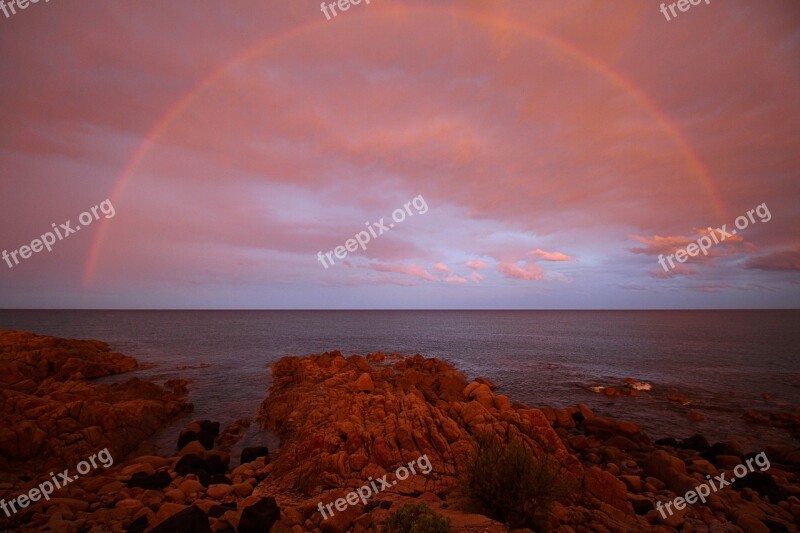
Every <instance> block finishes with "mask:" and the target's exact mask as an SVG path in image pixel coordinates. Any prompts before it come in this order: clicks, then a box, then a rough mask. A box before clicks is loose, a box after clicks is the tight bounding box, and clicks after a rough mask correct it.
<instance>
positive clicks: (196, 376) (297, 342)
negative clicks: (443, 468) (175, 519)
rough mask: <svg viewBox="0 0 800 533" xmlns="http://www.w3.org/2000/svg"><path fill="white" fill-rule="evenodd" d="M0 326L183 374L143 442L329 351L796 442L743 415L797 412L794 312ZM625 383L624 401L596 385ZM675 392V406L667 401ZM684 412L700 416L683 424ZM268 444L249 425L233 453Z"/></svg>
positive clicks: (42, 321) (743, 439)
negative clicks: (631, 388)
mask: <svg viewBox="0 0 800 533" xmlns="http://www.w3.org/2000/svg"><path fill="white" fill-rule="evenodd" d="M0 329H11V330H18V331H31V332H34V333H37V334H42V335H53V336H57V337H65V338H78V339H99V340H102V341H105V342H108V343H109V344H110V345H111V347H112V349H113V350H114V351H118V352H121V353H124V354H126V355H130V356H133V357H136V358H137V359H138V360H139V362H140V363H143V364H146V365H150V368H148V369H144V370H140V371H136V372H134V373H131V374H125V375H123V376H114V377H107V378H101V379H100V380H99V381H101V382H109V381H114V380H121V379H127V378H128V377H132V376H138V377H141V378H143V379H148V380H153V381H156V382H164V381H166V380H169V379H176V378H177V379H187V380H190V382H191V383H190V385H189V390H190V396H189V400H190V401H191V402H192V403H193V404H194V412H193V413H191V414H190V415H187V416H186V417H183V418H181V419H179V420H176V421H175V422H174V423H172V424H171V425H170V426H168V427H166V428H164V430H162V431H161V432H160V433H159V434H157V435H155V436H153V438H152V441H151V444H153V445H154V446H156V447H157V448H159V449H160V450H161V451H164V452H168V451H172V450H174V448H175V442H176V440H177V435H178V432H179V431H180V429H181V428H182V427H183V426H185V424H186V423H188V421H189V420H191V419H195V418H202V419H210V420H214V421H218V422H220V423H221V424H222V426H225V425H226V424H228V423H230V422H232V421H234V420H236V419H240V418H251V419H252V418H254V417H255V414H256V412H257V409H258V406H259V404H260V403H261V402H262V401H263V399H264V398H265V397H266V395H267V391H268V388H269V386H270V384H271V377H270V372H269V368H270V365H271V363H274V362H275V361H277V360H278V359H280V358H281V357H283V356H285V355H298V356H302V355H307V354H317V353H322V352H325V351H333V350H339V351H341V352H342V353H343V354H345V355H350V354H354V353H357V354H362V355H366V354H367V353H374V352H379V351H381V352H385V353H392V352H397V353H403V354H410V355H413V354H417V353H419V354H422V355H424V356H426V357H438V358H441V359H444V360H447V361H449V362H451V363H452V364H453V365H454V366H455V367H457V368H458V369H460V370H461V371H463V372H464V373H465V374H466V375H467V377H468V378H475V377H478V376H483V377H486V378H489V379H490V380H492V381H493V382H494V383H495V384H496V385H497V389H496V391H495V393H496V394H505V395H507V396H508V397H509V398H510V399H511V400H512V401H517V402H522V403H525V404H527V405H529V406H532V407H543V406H550V407H559V408H563V407H569V406H574V405H576V404H577V403H579V402H582V403H584V404H586V405H588V406H589V407H590V408H591V409H592V410H594V411H595V413H596V414H598V415H601V416H610V417H615V418H620V419H625V420H632V421H635V422H638V423H639V424H640V425H641V427H642V428H643V430H644V431H645V432H647V433H648V434H649V435H650V437H651V438H653V439H658V438H663V437H675V438H679V439H680V438H685V437H688V436H690V435H692V434H695V433H699V434H701V435H703V436H704V437H706V438H707V439H708V440H709V441H710V442H712V443H713V442H715V441H722V440H737V441H739V442H740V443H742V445H743V446H744V447H745V449H747V450H751V451H762V450H763V449H764V448H765V447H766V446H771V445H789V446H793V447H797V446H798V445H799V444H800V443H798V441H797V440H796V439H794V438H793V437H792V436H791V435H790V434H789V433H788V432H787V431H786V430H783V429H779V428H768V427H763V426H758V425H754V424H752V423H750V422H747V421H746V420H744V419H743V418H742V415H743V413H744V412H745V411H746V410H748V409H757V410H763V411H786V410H790V409H791V408H792V407H800V311H797V310H760V311H749V310H742V311H71V310H59V311H52V310H46V311H45V310H42V311H38V310H0ZM626 378H632V379H633V380H635V381H636V382H638V383H639V387H640V388H642V389H646V388H647V385H649V386H650V390H640V391H638V393H637V396H635V397H627V396H623V397H617V398H609V397H607V396H605V395H604V394H602V393H601V392H596V391H598V390H601V388H602V387H621V386H622V385H623V380H625V379H626ZM674 394H678V395H681V396H684V397H685V398H687V399H688V400H689V402H690V403H688V404H687V405H684V404H682V403H680V402H675V401H672V400H670V399H669V396H670V395H674ZM690 411H696V412H697V413H699V414H700V415H702V417H703V420H700V421H692V420H690V418H689V412H690ZM256 444H268V445H270V446H272V447H274V446H277V445H278V442H277V439H276V438H275V436H274V435H270V434H269V433H267V432H263V431H260V430H259V429H258V428H257V427H256V425H255V424H253V425H252V426H251V430H250V432H249V433H248V434H247V436H246V437H245V438H244V439H243V441H242V442H241V443H240V444H239V446H245V445H256Z"/></svg>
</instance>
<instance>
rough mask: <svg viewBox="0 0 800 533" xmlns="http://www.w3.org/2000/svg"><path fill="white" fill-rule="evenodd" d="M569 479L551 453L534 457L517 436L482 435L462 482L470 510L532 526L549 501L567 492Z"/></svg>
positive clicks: (517, 525) (514, 525)
mask: <svg viewBox="0 0 800 533" xmlns="http://www.w3.org/2000/svg"><path fill="white" fill-rule="evenodd" d="M570 479H571V478H570V477H568V476H564V475H563V472H562V467H561V465H559V464H558V462H557V461H556V460H555V459H554V458H553V456H552V455H550V454H547V453H542V454H541V456H540V457H537V456H536V454H535V453H534V452H533V450H532V449H531V448H530V447H529V446H527V445H526V444H525V443H524V442H522V441H521V440H520V439H512V440H511V441H510V442H508V443H505V442H502V441H501V440H500V439H498V438H497V437H495V436H482V437H480V438H478V439H477V446H476V449H475V453H474V454H473V456H472V458H471V460H470V462H469V464H468V465H467V469H466V471H465V472H464V474H463V475H462V478H461V481H462V492H463V494H464V495H465V496H466V498H467V505H468V507H469V508H470V510H472V511H475V512H479V513H481V514H485V515H487V516H489V517H491V518H494V519H495V520H499V521H501V522H504V523H507V524H508V525H509V526H510V527H512V528H522V527H529V528H533V529H537V528H538V527H539V526H540V525H541V522H542V520H543V519H544V518H545V517H546V516H547V512H548V510H549V508H550V506H551V505H552V503H553V502H554V501H557V500H559V499H562V498H564V497H566V496H567V495H568V494H569V493H570V492H572V489H573V483H572V482H570V481H569V480H570Z"/></svg>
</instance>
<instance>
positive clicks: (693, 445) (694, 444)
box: [678, 433, 711, 452]
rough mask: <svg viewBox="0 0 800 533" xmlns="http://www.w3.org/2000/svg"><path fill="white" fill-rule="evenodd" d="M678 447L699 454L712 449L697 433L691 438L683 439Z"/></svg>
mask: <svg viewBox="0 0 800 533" xmlns="http://www.w3.org/2000/svg"><path fill="white" fill-rule="evenodd" d="M678 447H679V448H684V449H687V450H695V451H698V452H704V451H706V450H708V449H709V448H711V446H710V445H709V444H708V441H707V440H706V438H705V437H704V436H702V435H700V434H697V433H695V434H694V435H692V436H691V437H689V438H686V439H683V440H682V441H681V442H680V443H678Z"/></svg>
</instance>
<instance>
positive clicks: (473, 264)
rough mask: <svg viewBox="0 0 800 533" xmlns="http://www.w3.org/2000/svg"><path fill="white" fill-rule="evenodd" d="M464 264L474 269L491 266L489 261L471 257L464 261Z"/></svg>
mask: <svg viewBox="0 0 800 533" xmlns="http://www.w3.org/2000/svg"><path fill="white" fill-rule="evenodd" d="M464 266H465V267H467V268H471V269H472V270H480V269H481V268H486V267H487V266H489V263H486V262H485V261H481V260H480V259H471V260H469V261H467V262H466V263H464Z"/></svg>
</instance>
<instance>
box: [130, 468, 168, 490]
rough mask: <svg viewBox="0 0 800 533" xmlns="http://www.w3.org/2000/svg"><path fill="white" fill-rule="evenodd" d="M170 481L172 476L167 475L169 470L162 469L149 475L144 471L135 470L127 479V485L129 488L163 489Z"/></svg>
mask: <svg viewBox="0 0 800 533" xmlns="http://www.w3.org/2000/svg"><path fill="white" fill-rule="evenodd" d="M170 483H172V477H171V476H170V475H169V472H165V471H163V470H162V471H160V472H156V473H154V474H149V475H148V474H146V473H144V472H136V473H135V474H133V475H132V476H131V478H130V479H129V480H128V482H127V485H128V487H130V488H134V487H140V488H143V489H163V488H164V487H166V486H167V485H169V484H170Z"/></svg>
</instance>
